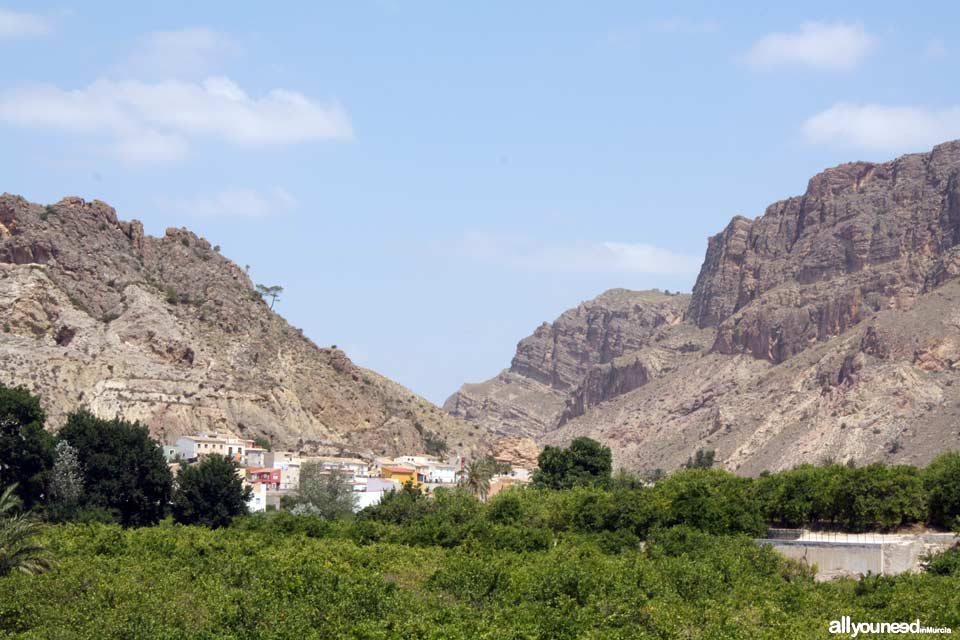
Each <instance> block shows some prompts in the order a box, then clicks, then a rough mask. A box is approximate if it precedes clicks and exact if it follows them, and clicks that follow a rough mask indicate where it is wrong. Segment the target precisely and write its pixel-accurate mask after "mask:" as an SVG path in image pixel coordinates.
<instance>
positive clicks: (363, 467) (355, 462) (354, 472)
mask: <svg viewBox="0 0 960 640" xmlns="http://www.w3.org/2000/svg"><path fill="white" fill-rule="evenodd" d="M301 462H316V463H318V464H319V465H320V468H321V469H323V470H324V471H338V472H340V473H346V474H349V475H350V476H351V477H354V478H367V477H369V476H370V475H371V474H370V464H369V463H368V462H367V461H366V460H361V459H360V458H339V457H335V456H312V457H309V458H302V459H301Z"/></svg>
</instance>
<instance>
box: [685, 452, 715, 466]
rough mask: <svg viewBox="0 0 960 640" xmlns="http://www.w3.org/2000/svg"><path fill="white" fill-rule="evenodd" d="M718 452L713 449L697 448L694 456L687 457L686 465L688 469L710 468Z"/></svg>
mask: <svg viewBox="0 0 960 640" xmlns="http://www.w3.org/2000/svg"><path fill="white" fill-rule="evenodd" d="M716 455H717V452H716V451H714V450H713V449H697V452H696V453H695V454H694V455H693V457H688V458H687V463H686V464H685V465H684V466H685V467H686V468H687V469H709V468H711V467H712V466H713V462H714V458H716Z"/></svg>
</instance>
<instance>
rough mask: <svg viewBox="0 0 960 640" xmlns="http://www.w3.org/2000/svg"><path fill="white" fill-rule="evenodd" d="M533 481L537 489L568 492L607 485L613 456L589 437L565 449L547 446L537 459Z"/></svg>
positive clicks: (574, 441) (578, 439) (607, 448)
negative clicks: (577, 487)
mask: <svg viewBox="0 0 960 640" xmlns="http://www.w3.org/2000/svg"><path fill="white" fill-rule="evenodd" d="M537 463H538V465H539V467H540V468H539V469H538V470H537V471H536V472H535V473H534V474H533V482H534V484H535V485H536V486H539V487H548V488H551V489H568V488H570V487H575V486H581V485H601V486H606V485H608V484H609V483H610V473H611V471H612V468H613V455H612V454H611V453H610V448H609V447H604V446H603V445H601V444H600V443H599V442H597V441H596V440H593V439H591V438H576V439H575V440H573V442H571V443H570V446H569V447H567V448H566V449H561V448H559V447H553V446H549V445H548V446H546V447H544V449H543V451H542V452H541V453H540V457H539V458H538V459H537Z"/></svg>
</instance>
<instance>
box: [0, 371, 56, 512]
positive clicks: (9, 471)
mask: <svg viewBox="0 0 960 640" xmlns="http://www.w3.org/2000/svg"><path fill="white" fill-rule="evenodd" d="M45 420H46V416H45V415H44V413H43V409H41V408H40V399H39V398H38V397H36V396H34V395H32V394H31V393H30V392H28V391H27V390H26V389H24V388H23V387H16V388H9V387H5V386H3V385H2V384H0V486H5V485H10V484H14V483H16V484H17V495H18V496H19V498H20V499H21V500H22V501H23V504H24V507H25V508H27V509H31V508H33V507H34V506H35V505H36V504H38V503H39V502H40V501H41V500H42V499H43V497H44V494H45V486H46V483H47V480H48V474H49V471H50V469H51V467H53V458H54V451H53V436H51V435H50V434H49V433H47V431H46V430H45V429H44V427H43V424H44V421H45Z"/></svg>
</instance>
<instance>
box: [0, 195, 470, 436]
mask: <svg viewBox="0 0 960 640" xmlns="http://www.w3.org/2000/svg"><path fill="white" fill-rule="evenodd" d="M0 329H2V331H0V382H3V383H4V384H8V385H11V384H23V385H25V386H26V387H27V388H28V389H30V390H31V391H32V392H34V393H36V394H38V395H40V396H41V397H42V398H44V401H45V403H46V405H45V409H46V411H47V412H48V414H49V416H50V420H49V421H48V422H49V423H50V424H52V425H53V426H54V427H56V426H58V425H59V424H61V423H62V421H63V419H64V417H65V415H66V413H67V412H69V411H72V410H74V409H76V408H79V407H82V406H83V407H87V408H89V409H90V410H92V411H93V412H94V413H96V414H98V415H101V416H105V417H113V416H115V415H119V416H121V417H123V418H125V419H129V420H140V421H143V422H144V423H145V424H147V425H149V427H150V429H151V432H152V433H153V434H154V435H155V436H156V437H158V438H160V439H163V440H171V439H173V438H175V437H176V436H178V435H182V434H187V433H195V432H198V431H230V432H234V433H237V434H240V435H243V436H245V437H249V438H253V437H256V436H264V437H267V438H268V439H270V440H271V441H272V442H273V443H274V445H275V446H278V447H283V448H294V449H298V450H305V451H311V452H321V453H342V452H352V453H360V454H365V455H379V454H386V455H394V454H398V453H401V452H402V453H410V452H422V451H426V450H428V449H429V450H435V449H436V447H437V446H438V443H445V444H446V445H447V447H449V450H450V451H460V452H465V453H466V452H470V451H473V450H475V449H476V448H477V447H479V446H480V445H479V444H478V440H479V432H478V430H477V429H476V428H475V427H473V426H471V425H468V424H466V423H464V422H462V421H460V420H458V419H456V418H453V417H451V416H449V415H447V414H445V413H444V412H443V411H441V410H440V409H438V408H437V407H435V406H433V405H432V404H430V403H429V402H427V401H426V400H424V399H423V398H421V397H419V396H417V395H415V394H414V393H412V392H411V391H409V390H407V389H405V388H403V387H402V386H400V385H398V384H396V383H394V382H392V381H390V380H388V379H386V378H384V377H383V376H381V375H379V374H377V373H376V372H374V371H370V370H368V369H364V368H362V367H359V366H357V365H356V364H354V363H353V362H352V361H351V360H350V359H349V357H348V356H347V355H346V354H345V353H344V352H343V351H341V350H339V349H336V348H321V347H318V346H317V345H316V344H314V343H313V342H311V341H310V340H309V339H308V338H306V337H305V336H304V335H303V332H302V331H301V330H299V329H296V328H294V327H292V326H290V325H289V324H288V323H287V322H286V321H285V320H284V319H283V318H282V317H281V316H280V315H278V314H277V313H275V312H273V311H272V310H271V309H270V308H269V306H268V305H267V304H266V302H265V301H264V300H263V299H261V297H260V296H259V295H257V294H256V292H255V290H254V285H253V283H252V282H251V281H250V278H249V277H248V275H247V273H246V271H245V270H244V269H242V268H240V267H239V266H238V265H236V264H234V263H233V262H231V261H230V260H228V259H227V258H225V257H224V256H223V255H221V254H220V252H219V247H215V246H211V244H210V242H208V241H207V240H205V239H203V238H200V237H198V236H197V235H195V234H194V233H191V232H190V231H188V230H186V229H177V228H171V229H167V230H166V233H165V234H164V235H163V236H162V237H159V238H156V237H152V236H150V235H146V234H144V230H143V225H142V224H141V223H140V222H138V221H136V220H131V221H124V220H121V219H119V218H118V217H117V214H116V212H115V211H114V209H113V208H112V207H110V206H109V205H107V204H105V203H103V202H100V201H97V200H94V201H92V202H87V201H84V200H83V199H81V198H76V197H68V198H64V199H63V200H61V201H60V202H58V203H56V204H53V205H49V206H42V205H38V204H32V203H29V202H27V201H26V200H24V199H23V198H21V197H19V196H14V195H10V194H4V195H2V196H0Z"/></svg>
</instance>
